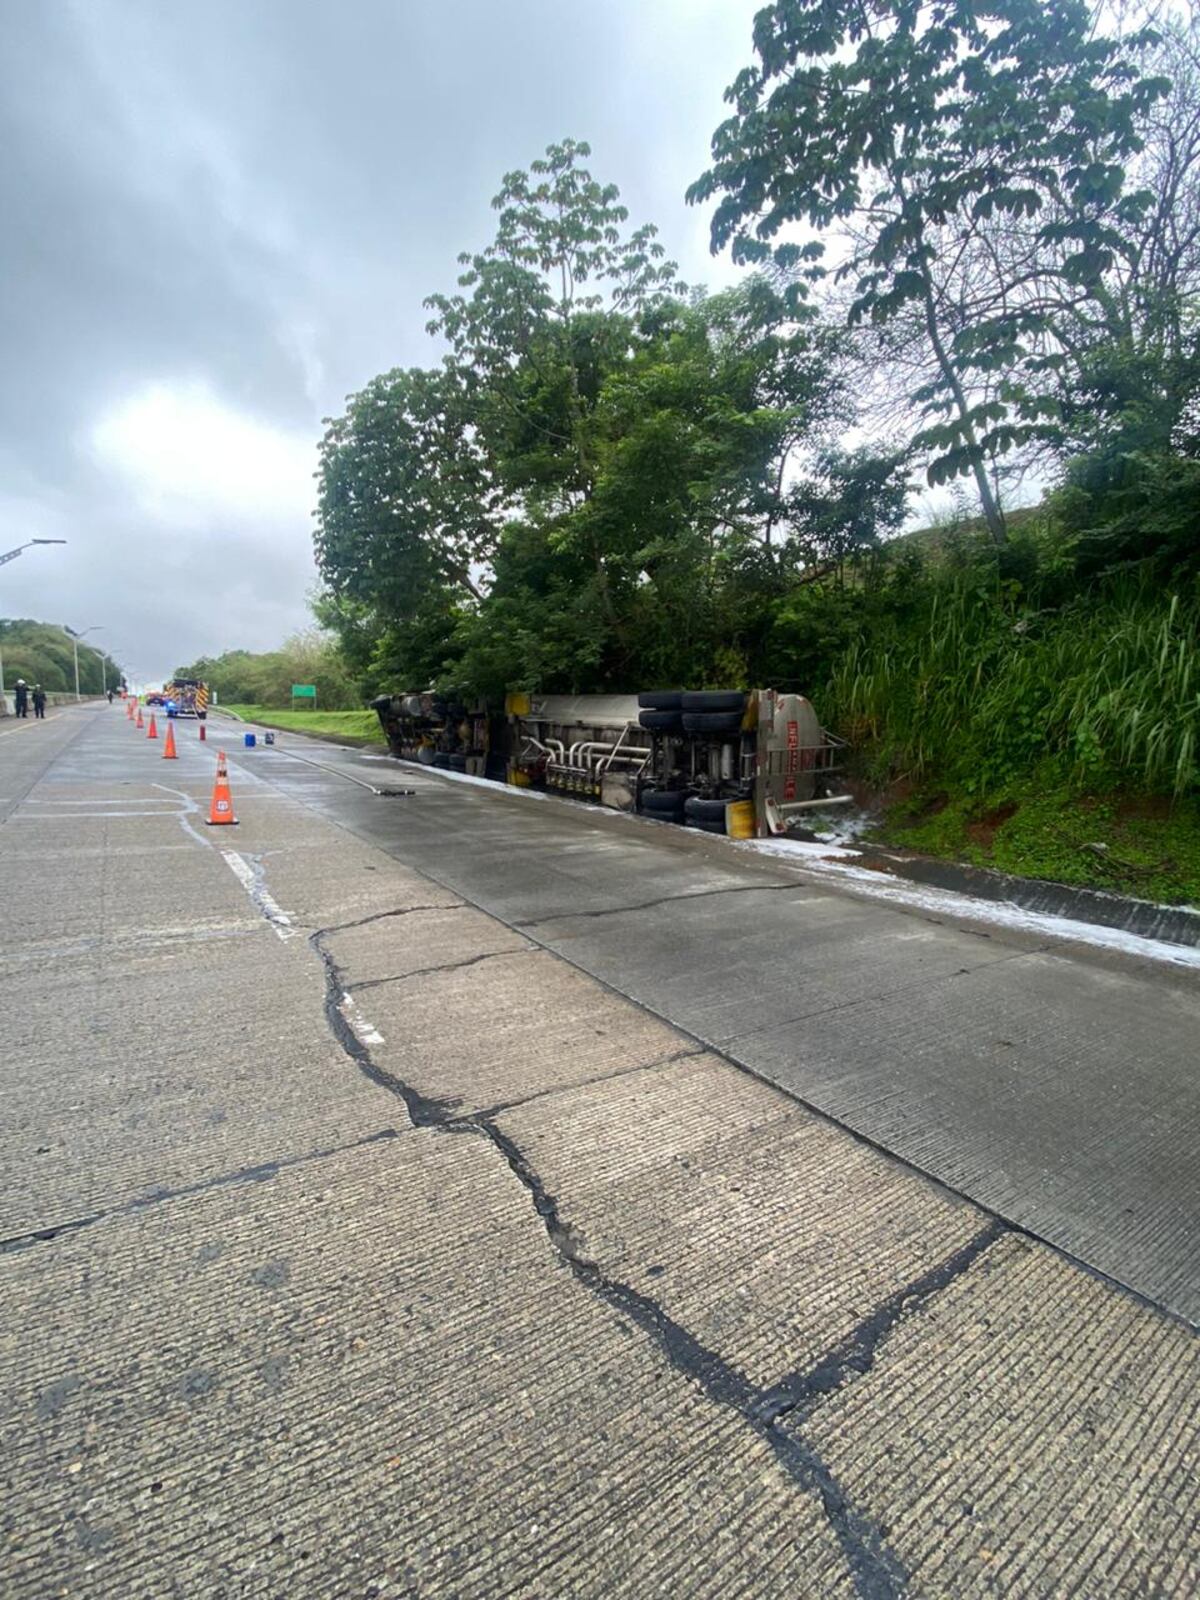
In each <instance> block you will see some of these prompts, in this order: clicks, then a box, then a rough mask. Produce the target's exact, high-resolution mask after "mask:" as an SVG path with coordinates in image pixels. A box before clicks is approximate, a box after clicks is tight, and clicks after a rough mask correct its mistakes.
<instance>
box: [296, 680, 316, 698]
mask: <svg viewBox="0 0 1200 1600" xmlns="http://www.w3.org/2000/svg"><path fill="white" fill-rule="evenodd" d="M316 698H317V686H316V684H315V683H294V684H293V685H292V699H293V700H315V699H316Z"/></svg>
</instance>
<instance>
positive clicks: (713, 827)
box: [688, 819, 725, 833]
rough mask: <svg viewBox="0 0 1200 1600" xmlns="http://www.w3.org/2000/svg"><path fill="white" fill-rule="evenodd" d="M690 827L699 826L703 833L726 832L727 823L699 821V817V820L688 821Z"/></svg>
mask: <svg viewBox="0 0 1200 1600" xmlns="http://www.w3.org/2000/svg"><path fill="white" fill-rule="evenodd" d="M688 827H689V828H698V829H699V831H700V832H701V833H724V832H725V824H724V823H723V822H701V821H699V820H698V819H697V821H695V822H689V823H688Z"/></svg>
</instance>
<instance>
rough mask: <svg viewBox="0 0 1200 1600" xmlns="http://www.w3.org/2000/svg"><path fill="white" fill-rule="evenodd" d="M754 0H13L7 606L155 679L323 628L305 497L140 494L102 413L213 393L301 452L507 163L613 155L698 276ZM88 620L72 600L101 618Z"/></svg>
mask: <svg viewBox="0 0 1200 1600" xmlns="http://www.w3.org/2000/svg"><path fill="white" fill-rule="evenodd" d="M756 3H757V0H708V3H699V0H697V3H692V4H688V3H687V0H655V3H653V4H645V3H644V0H643V3H638V0H604V3H601V0H593V3H592V4H588V5H582V4H569V5H564V4H563V3H562V0H507V3H497V0H452V3H441V0H350V3H347V4H346V5H343V6H330V5H328V4H327V3H325V0H320V3H317V0H256V3H254V4H250V5H247V4H245V0H179V3H176V4H172V5H169V6H164V5H162V4H160V3H158V0H45V3H42V4H36V5H29V4H23V3H21V0H0V32H2V38H0V141H2V148H3V149H4V151H5V159H4V161H3V162H2V163H0V215H2V216H3V218H4V226H3V233H2V236H0V266H2V283H3V294H2V296H0V340H2V341H3V350H4V360H3V366H2V370H0V472H2V474H3V478H2V482H0V497H2V498H0V548H6V547H7V545H8V544H9V543H17V542H20V541H21V539H23V538H24V537H28V536H29V535H30V534H31V533H44V534H47V535H58V536H61V537H68V538H69V539H70V541H71V543H70V547H69V548H68V549H67V550H65V551H59V552H30V553H29V554H28V555H27V556H25V557H23V558H22V559H21V560H20V561H18V562H15V563H12V564H11V565H9V566H8V567H6V568H4V569H3V574H2V576H0V614H3V615H35V616H44V617H48V618H50V619H51V620H66V621H72V622H73V623H76V624H78V623H80V622H84V623H87V622H93V621H97V622H103V623H104V624H105V626H106V628H107V629H108V635H107V636H108V637H109V638H110V639H112V640H113V641H114V642H116V643H119V644H120V645H121V646H122V648H123V649H124V651H125V652H126V654H127V655H129V656H131V657H132V658H133V659H134V660H135V662H136V663H137V665H138V666H139V667H141V668H142V670H143V671H145V672H146V673H147V674H149V675H152V676H153V675H157V674H159V673H161V672H163V671H165V670H167V669H169V668H170V667H171V666H173V665H174V664H175V663H176V662H177V661H178V660H180V659H183V658H186V657H188V656H192V655H195V654H197V653H199V652H201V651H207V650H218V649H221V648H225V647H228V646H232V645H235V644H246V645H249V646H251V647H254V648H263V647H266V646H269V645H270V644H272V643H274V642H276V641H277V640H278V639H279V638H280V637H281V635H282V634H283V633H285V632H286V631H288V630H289V629H291V628H293V627H295V626H300V625H303V624H304V623H305V621H306V610H305V605H304V596H305V591H306V589H307V587H308V586H309V585H310V584H311V582H312V581H313V577H314V573H313V570H312V564H311V526H310V523H309V521H308V520H307V519H306V518H304V517H302V516H300V515H298V514H297V513H296V512H295V511H294V510H293V509H292V508H290V507H288V508H281V510H280V511H279V513H278V514H275V515H272V514H270V513H269V512H264V511H263V509H262V508H261V507H259V508H255V509H253V510H250V511H248V512H247V514H246V515H244V516H242V515H239V514H238V513H237V510H236V508H231V507H230V506H229V505H228V504H222V505H220V506H219V507H213V506H207V507H205V506H193V507H189V506H187V505H182V504H181V505H175V504H172V503H169V502H168V503H167V504H164V505H163V506H160V507H158V508H157V509H154V508H150V507H147V505H146V504H145V502H144V497H142V496H139V494H138V493H137V486H136V485H135V484H132V483H130V482H129V481H128V480H126V479H124V478H122V477H121V476H120V475H119V474H116V473H114V472H113V471H111V470H108V469H106V468H105V467H104V465H103V464H102V463H98V462H97V460H96V459H95V456H94V453H93V450H92V448H91V446H90V444H89V440H90V438H91V434H92V431H93V429H94V428H95V426H96V424H97V422H98V421H99V419H100V418H101V417H103V416H104V415H105V414H106V413H109V412H110V411H111V410H112V409H113V408H114V407H117V406H120V405H121V404H123V403H125V402H126V401H128V400H129V398H130V397H131V396H134V395H136V394H138V393H139V392H140V391H141V390H143V389H144V388H145V387H146V386H147V385H151V384H158V383H166V384H176V385H188V384H196V383H200V384H203V385H205V386H206V387H207V389H208V390H209V391H210V392H211V393H212V395H214V396H215V397H216V398H217V399H218V400H219V402H220V403H221V404H222V405H224V406H226V407H228V408H229V409H230V410H232V411H233V412H236V413H238V414H240V415H242V416H244V417H246V418H247V419H250V420H252V421H254V422H257V423H259V424H262V425H264V426H267V427H272V428H275V429H278V430H280V431H281V432H282V433H284V434H285V435H287V436H288V437H289V438H292V439H300V440H304V441H308V442H310V443H311V445H312V446H313V464H314V466H315V443H316V440H317V438H318V437H319V434H320V420H321V417H322V415H324V414H326V413H328V412H331V411H333V410H336V409H337V408H338V407H339V406H340V405H341V402H342V399H343V396H344V395H345V394H346V393H347V392H348V391H349V390H351V389H353V388H356V387H358V386H360V385H361V384H362V383H364V382H365V381H366V380H367V379H368V378H369V377H370V376H371V375H372V374H373V373H374V372H377V371H379V370H381V369H383V368H385V367H388V366H391V365H394V364H397V363H409V362H416V361H422V360H428V359H430V356H431V349H432V347H431V345H430V343H429V341H428V340H427V338H426V336H425V333H424V322H425V315H426V314H425V312H424V310H423V309H422V305H421V302H422V300H423V298H424V296H425V295H426V294H428V293H429V292H431V291H432V290H434V289H438V288H445V287H447V286H449V285H450V284H452V282H453V279H454V274H455V270H456V268H455V256H456V254H457V252H458V251H459V250H461V249H464V248H471V247H475V246H479V245H481V244H483V243H484V242H485V241H486V239H487V237H488V234H489V231H490V227H491V214H490V211H489V209H488V201H489V199H490V196H491V195H492V193H493V192H494V191H495V188H496V186H497V183H498V180H499V178H500V175H501V174H502V173H503V172H504V171H505V170H508V169H510V168H512V167H514V166H519V165H524V164H526V163H527V162H528V161H529V160H530V159H531V158H532V157H533V156H535V155H536V154H537V153H538V152H539V151H540V150H541V149H542V148H543V147H544V146H545V145H546V144H547V143H549V142H551V141H552V140H554V139H557V138H560V137H562V136H563V135H565V134H573V135H575V136H577V137H585V138H588V139H590V140H591V142H592V144H593V146H594V151H595V155H594V165H595V166H596V168H597V170H599V171H602V172H603V173H604V174H605V176H609V177H611V178H613V179H614V180H615V181H616V182H618V183H619V184H620V185H621V188H622V190H623V192H624V194H625V197H626V199H627V200H628V202H629V204H630V207H631V210H632V211H633V213H634V215H635V217H636V218H637V219H638V220H642V219H647V218H648V219H650V220H654V221H656V222H658V224H659V225H660V227H661V228H662V231H663V235H664V239H665V241H666V243H667V245H668V248H669V249H670V250H671V251H672V253H673V254H675V255H676V256H677V257H678V258H679V259H680V261H681V264H682V265H683V268H684V271H685V275H687V276H689V277H691V278H693V279H699V280H702V281H703V280H705V279H707V280H709V281H714V280H715V279H717V278H719V277H721V276H722V275H726V274H727V268H725V267H723V266H720V265H714V264H711V263H710V262H709V261H708V259H707V255H706V251H705V219H704V218H703V217H701V216H698V215H697V214H695V213H689V212H687V211H686V210H685V208H684V205H683V189H684V186H685V185H686V183H687V182H688V181H689V180H690V179H691V178H692V177H694V176H695V175H696V173H697V172H698V171H699V169H700V168H701V166H702V165H703V163H704V159H705V155H706V149H707V139H708V136H709V134H710V133H711V130H712V128H713V127H714V126H715V124H716V122H717V121H718V120H719V119H720V117H721V116H722V115H723V107H722V104H721V99H720V95H721V90H722V88H723V87H724V85H725V84H726V83H727V82H728V81H729V80H730V79H731V78H732V77H733V75H734V74H735V72H736V71H737V70H738V68H739V67H740V66H741V65H742V64H743V63H744V61H745V59H746V57H747V55H748V50H749V39H750V23H751V18H752V15H753V12H754V10H755V9H756ZM85 611H86V612H87V613H88V614H87V616H86V617H85V616H83V613H84V612H85Z"/></svg>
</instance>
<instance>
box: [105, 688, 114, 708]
mask: <svg viewBox="0 0 1200 1600" xmlns="http://www.w3.org/2000/svg"><path fill="white" fill-rule="evenodd" d="M105 692H106V694H107V695H108V703H109V705H112V703H113V692H112V690H111V689H108V690H106V691H105Z"/></svg>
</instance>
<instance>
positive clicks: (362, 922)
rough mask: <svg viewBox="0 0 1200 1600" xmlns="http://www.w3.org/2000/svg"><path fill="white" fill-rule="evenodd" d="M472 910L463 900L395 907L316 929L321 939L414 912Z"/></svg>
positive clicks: (410, 914) (408, 915) (407, 915)
mask: <svg viewBox="0 0 1200 1600" xmlns="http://www.w3.org/2000/svg"><path fill="white" fill-rule="evenodd" d="M470 909H472V908H471V907H469V906H468V905H467V903H466V901H465V900H459V901H458V902H457V903H456V904H454V905H449V906H397V908H396V909H395V910H394V911H373V912H372V913H371V915H370V916H369V917H359V918H358V920H357V921H356V922H339V923H337V924H336V925H335V926H334V927H332V928H318V929H317V932H318V933H319V934H320V935H321V937H322V938H325V937H326V936H327V935H329V934H331V933H345V932H347V930H348V929H350V928H365V927H368V926H369V925H370V924H371V923H372V922H384V921H386V919H387V918H388V917H410V916H412V914H413V912H414V911H468V910H470Z"/></svg>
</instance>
